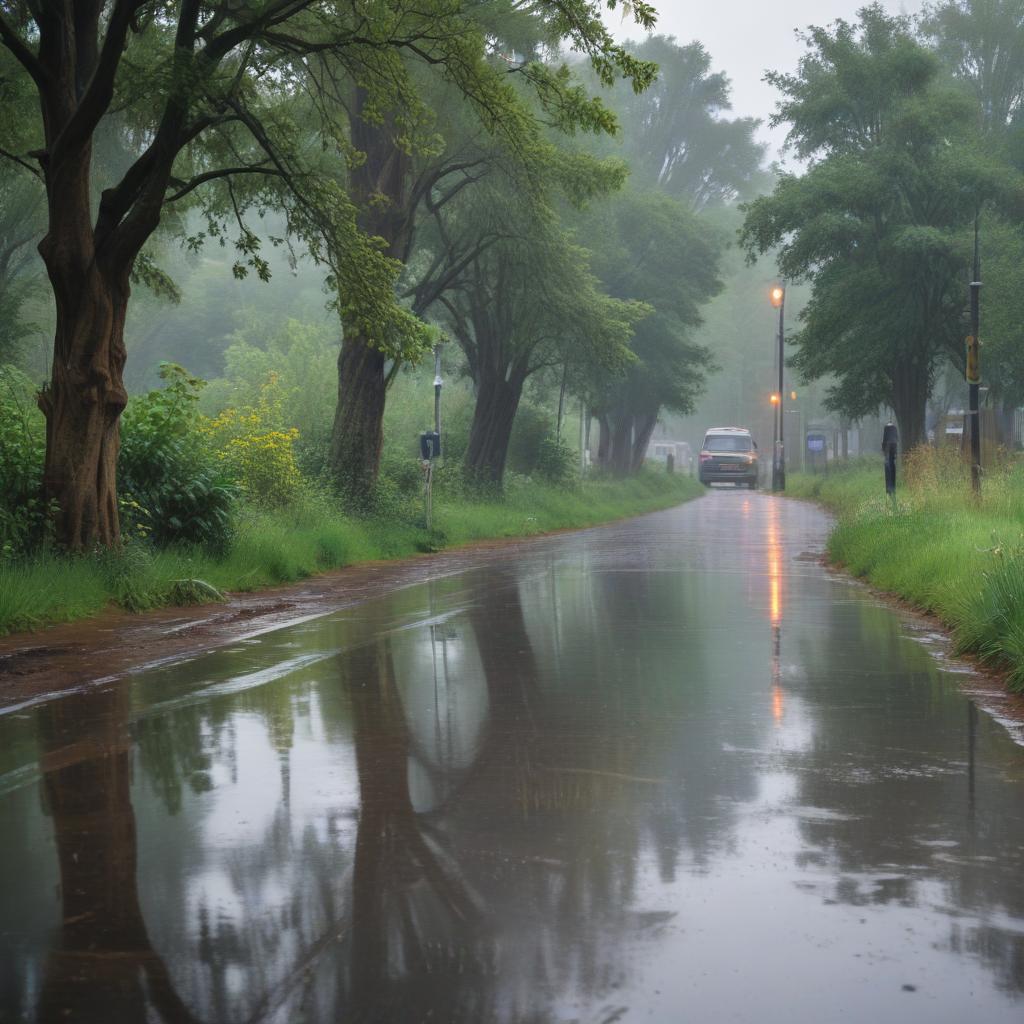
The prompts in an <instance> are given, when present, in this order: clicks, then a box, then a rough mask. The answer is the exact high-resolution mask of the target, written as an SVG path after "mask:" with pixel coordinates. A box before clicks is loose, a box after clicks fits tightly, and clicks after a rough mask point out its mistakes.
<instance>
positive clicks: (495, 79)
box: [331, 0, 655, 501]
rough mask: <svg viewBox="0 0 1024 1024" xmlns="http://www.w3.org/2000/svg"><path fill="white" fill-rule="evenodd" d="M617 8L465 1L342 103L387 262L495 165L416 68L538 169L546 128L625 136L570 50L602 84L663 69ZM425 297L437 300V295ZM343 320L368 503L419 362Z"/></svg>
mask: <svg viewBox="0 0 1024 1024" xmlns="http://www.w3.org/2000/svg"><path fill="white" fill-rule="evenodd" d="M618 6H620V4H619V3H618V2H617V0H540V2H538V3H534V4H531V5H529V7H524V8H518V7H515V6H508V7H506V5H504V4H500V5H472V4H457V5H454V6H451V7H450V10H452V11H453V12H455V13H453V14H452V16H451V17H450V18H449V24H448V25H447V26H446V27H445V29H444V30H443V31H441V30H438V31H436V32H435V33H434V34H433V35H432V36H431V38H430V40H429V41H426V40H424V41H423V42H422V43H421V44H419V45H418V46H417V47H416V48H415V49H414V53H413V54H412V55H411V56H406V57H403V58H398V57H397V56H394V57H393V59H392V60H391V62H390V73H389V75H388V76H386V79H384V80H385V81H386V82H387V83H388V87H387V89H378V90H377V92H376V93H375V94H374V93H371V92H370V91H368V90H367V88H366V87H365V86H364V84H363V83H362V82H361V81H360V82H359V83H358V84H357V85H356V86H355V89H354V94H353V96H352V98H351V99H350V100H347V101H346V100H345V99H344V98H343V97H340V96H339V97H338V100H339V102H342V103H343V104H344V106H345V107H346V109H348V110H349V111H350V118H349V131H350V136H351V140H352V145H353V148H354V149H355V150H356V151H357V154H358V157H357V159H356V161H355V164H354V167H353V170H352V175H351V189H352V195H353V198H354V201H355V202H356V205H357V208H358V210H359V224H360V226H361V227H362V229H363V230H364V231H365V232H366V233H367V234H369V235H371V236H373V237H376V238H378V239H380V245H381V248H382V250H383V251H384V252H385V253H386V254H387V255H388V256H390V257H391V258H393V259H395V260H398V261H400V262H403V263H404V262H406V261H408V259H409V258H410V255H411V253H412V247H413V243H414V240H415V235H416V231H417V227H418V219H419V216H420V214H421V212H422V211H425V212H426V215H427V216H428V217H432V216H436V215H437V213H438V211H439V209H440V208H441V207H443V206H444V205H446V204H447V203H448V202H450V201H451V200H453V199H454V198H455V197H456V196H457V195H458V194H459V193H460V192H461V191H462V189H463V188H465V187H466V186H467V185H468V184H471V183H473V182H475V181H476V180H478V178H479V176H480V174H481V169H482V167H483V165H484V164H485V163H486V157H485V156H482V155H480V154H477V155H475V156H472V157H468V156H466V154H465V153H464V152H463V151H462V149H461V147H460V146H459V141H460V138H459V132H458V131H456V132H454V133H453V132H451V131H447V132H446V131H444V130H442V131H441V132H438V131H436V130H435V127H434V126H435V123H436V122H435V119H434V117H433V116H432V115H433V113H434V112H433V111H432V110H431V108H430V106H429V104H427V103H424V102H423V99H422V93H423V91H424V90H423V88H422V83H418V82H417V80H416V77H415V74H414V72H415V71H416V70H417V62H418V64H419V67H418V70H419V71H420V73H421V77H422V71H423V67H422V65H424V64H425V65H426V66H427V68H428V69H430V70H438V71H440V72H441V73H442V74H443V76H444V81H445V83H446V84H447V86H448V88H447V90H445V89H438V84H437V83H436V82H435V83H432V87H433V89H434V90H435V91H436V92H439V93H440V94H441V95H442V96H445V95H446V96H447V99H448V101H449V103H450V102H451V100H452V98H453V95H452V94H453V93H454V98H455V100H456V101H461V102H462V103H463V104H468V106H469V108H470V109H471V110H472V111H473V118H474V120H475V123H476V125H477V126H478V127H479V128H481V129H483V131H484V132H485V133H486V134H487V135H488V136H490V137H491V138H493V139H495V140H497V141H499V142H500V144H501V145H502V146H503V147H504V148H505V149H507V150H508V151H510V152H512V153H514V154H516V156H517V158H518V159H520V160H524V159H526V160H529V159H532V156H531V154H533V153H534V151H535V150H537V148H538V140H539V135H540V133H541V130H542V129H543V128H545V127H554V128H556V129H558V130H561V131H567V132H572V131H576V130H577V129H582V130H584V131H590V132H609V133H610V132H612V131H614V130H615V120H614V118H613V117H612V116H611V115H610V113H609V112H608V111H607V110H606V109H605V108H604V107H603V106H602V105H601V104H600V103H598V102H596V101H593V100H592V99H591V98H590V97H589V95H588V94H587V92H586V90H584V89H583V88H582V87H581V85H580V83H579V82H578V81H577V80H576V79H574V77H573V76H572V74H571V73H570V71H569V68H568V66H567V65H565V64H564V62H563V61H562V60H561V57H560V51H561V49H562V48H563V46H565V45H568V46H570V47H571V48H572V49H574V50H576V51H579V52H582V53H583V54H584V55H585V56H586V57H587V58H588V59H589V61H590V66H591V68H592V70H593V74H594V76H595V77H596V79H597V81H598V82H600V83H601V84H604V85H611V84H612V83H613V82H615V81H616V80H618V79H620V78H621V79H622V80H623V81H624V82H626V83H627V87H629V88H632V89H636V90H642V89H644V88H646V87H647V86H648V85H649V84H650V82H651V80H652V79H653V77H654V70H655V69H654V65H653V64H651V63H650V62H649V61H646V60H641V59H638V58H637V57H635V56H633V55H632V54H630V53H629V52H628V51H627V50H626V49H625V48H624V47H622V46H620V45H618V44H616V43H615V42H614V41H613V39H612V37H611V35H610V34H609V32H608V30H607V29H606V28H605V26H604V24H603V22H602V20H601V11H602V9H603V8H607V9H612V10H613V9H615V8H616V7H618ZM621 6H622V8H623V11H624V13H630V14H631V15H632V17H633V18H634V19H635V21H636V22H637V24H639V25H641V26H642V27H644V28H650V27H652V26H653V24H654V12H653V9H652V8H650V7H649V6H648V5H647V4H644V3H630V4H628V5H621ZM456 120H459V118H458V116H457V118H456ZM462 127H463V128H464V126H462ZM439 136H440V137H439ZM464 137H465V135H464V133H463V135H462V138H464ZM541 148H543V147H541ZM424 155H426V157H427V159H423V156H424ZM418 298H419V299H420V301H421V303H422V302H427V303H428V304H429V301H433V296H431V298H430V299H429V300H427V299H426V298H425V297H424V296H423V295H422V294H421V295H420V296H418ZM422 308H425V306H422V305H421V309H422ZM342 322H343V326H344V342H343V345H342V349H341V353H340V355H339V358H338V407H337V413H336V416H335V421H334V429H333V434H332V445H331V463H332V469H333V473H334V476H335V478H336V480H337V481H338V483H339V484H340V485H341V487H342V488H343V490H345V491H346V492H347V493H348V494H349V495H350V496H351V497H352V498H354V499H356V500H360V501H361V500H365V498H366V497H367V496H368V495H369V494H370V493H371V492H372V489H373V486H374V484H375V482H376V478H377V473H378V469H379V465H380V454H381V450H382V446H383V435H382V427H383V419H384V406H385V401H386V394H387V388H388V386H389V384H390V382H391V381H392V380H394V375H395V373H397V371H398V368H399V365H400V363H401V361H402V359H403V358H407V357H408V356H409V355H412V356H413V357H415V355H416V353H403V352H400V351H395V349H394V347H393V346H390V345H387V344H384V345H382V344H381V343H380V340H379V339H378V338H375V337H374V336H372V335H371V336H368V335H367V332H366V331H365V330H364V327H363V325H362V324H360V323H358V322H357V321H356V320H355V319H354V318H353V317H352V316H349V315H346V313H345V312H344V310H343V313H342ZM502 461H503V460H502Z"/></svg>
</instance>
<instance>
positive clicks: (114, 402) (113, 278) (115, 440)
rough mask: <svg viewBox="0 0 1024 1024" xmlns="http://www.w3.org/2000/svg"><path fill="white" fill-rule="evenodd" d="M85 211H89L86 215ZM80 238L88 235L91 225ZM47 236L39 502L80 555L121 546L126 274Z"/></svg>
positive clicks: (82, 245) (84, 247)
mask: <svg viewBox="0 0 1024 1024" xmlns="http://www.w3.org/2000/svg"><path fill="white" fill-rule="evenodd" d="M87 209H88V207H86V210H87ZM85 232H88V234H89V235H91V230H90V229H89V227H88V221H86V223H85ZM85 232H82V233H80V236H79V238H78V239H77V242H78V244H74V243H73V242H72V243H69V241H68V239H67V238H65V237H63V236H62V238H61V243H60V245H58V244H57V242H56V241H55V240H54V234H53V231H52V230H51V233H50V234H49V235H47V237H46V238H45V239H44V240H43V242H42V243H41V244H40V246H39V250H40V253H41V254H42V256H43V260H44V262H45V263H46V267H47V270H48V272H49V276H50V281H51V283H52V285H53V294H54V298H55V302H56V313H57V329H56V334H55V338H54V359H53V372H52V375H51V379H50V381H49V383H48V384H46V385H45V386H44V388H43V389H42V391H41V392H40V394H39V407H40V409H41V410H42V412H43V415H44V416H45V417H46V459H45V463H44V469H43V498H44V500H45V501H47V502H52V503H54V507H55V509H56V524H55V525H56V536H57V540H58V542H59V543H60V544H61V545H62V546H64V547H66V548H68V549H70V550H75V551H80V550H83V549H87V548H91V547H93V546H95V545H104V546H107V547H110V546H112V545H115V544H117V543H118V541H119V540H120V523H119V518H118V509H117V453H118V450H119V447H120V434H119V426H118V421H119V419H120V416H121V412H122V411H123V410H124V407H125V405H126V404H127V401H128V395H127V393H126V391H125V388H124V381H123V378H122V373H123V370H124V363H125V355H126V353H125V345H124V322H125V315H126V313H127V309H128V296H129V293H130V287H129V268H128V267H125V268H123V269H120V270H116V271H108V270H105V269H104V268H103V267H102V266H101V265H100V264H99V263H98V262H97V260H96V257H95V253H94V251H93V249H92V241H91V238H88V239H87V238H86V237H84V236H85Z"/></svg>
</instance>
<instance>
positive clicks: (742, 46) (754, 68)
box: [616, 0, 921, 160]
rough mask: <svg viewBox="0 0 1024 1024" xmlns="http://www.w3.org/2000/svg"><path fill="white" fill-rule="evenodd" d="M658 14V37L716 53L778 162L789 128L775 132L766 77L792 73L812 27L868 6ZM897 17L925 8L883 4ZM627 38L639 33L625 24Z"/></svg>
mask: <svg viewBox="0 0 1024 1024" xmlns="http://www.w3.org/2000/svg"><path fill="white" fill-rule="evenodd" d="M655 6H656V7H657V9H658V28H657V31H658V32H661V33H664V34H666V35H671V36H675V37H676V38H677V39H678V40H679V41H680V42H684V43H685V42H689V41H690V40H693V39H697V40H700V42H702V43H703V44H704V46H705V47H706V48H707V50H708V51H709V52H710V53H711V56H712V58H713V60H714V66H715V68H716V70H720V71H724V72H725V73H726V74H727V75H728V76H729V79H730V81H731V82H732V99H733V103H732V107H733V114H734V115H736V116H738V117H756V118H758V119H759V120H762V121H764V122H765V123H764V124H762V126H761V128H760V130H759V133H758V137H759V138H760V140H761V141H762V142H764V143H766V144H767V145H768V147H769V152H770V153H771V155H772V156H773V157H777V158H781V159H783V160H784V159H785V157H784V154H782V152H781V151H782V147H783V144H784V143H785V140H786V131H785V128H782V127H779V128H770V127H769V126H768V124H767V121H768V117H769V116H770V115H771V113H772V112H773V111H774V109H775V102H776V99H777V97H776V95H775V91H774V90H773V89H772V88H771V86H769V85H767V84H766V83H765V82H764V81H763V78H764V74H765V72H766V71H793V70H795V69H796V65H797V62H798V61H799V59H800V56H801V54H802V53H803V52H804V45H803V43H802V42H801V40H800V39H799V38H798V33H799V32H801V31H802V30H803V29H805V28H806V27H807V26H808V25H825V24H828V23H829V22H831V21H834V20H835V19H837V18H843V19H845V20H851V19H853V18H855V17H856V13H857V11H858V10H859V9H860V8H861V7H862V6H864V3H863V2H860V3H859V2H856V0H779V2H778V3H759V2H758V0H721V2H720V3H699V4H698V3H690V2H689V0H668V2H667V3H660V4H656V5H655ZM882 6H883V7H884V8H885V9H886V10H887V11H890V12H892V13H894V14H916V13H917V12H918V11H919V10H920V7H921V5H920V4H917V3H906V2H903V0H882ZM616 31H617V34H618V35H620V37H622V38H635V37H636V32H635V30H634V29H631V27H629V26H625V25H623V24H622V23H620V24H619V25H618V27H617V29H616Z"/></svg>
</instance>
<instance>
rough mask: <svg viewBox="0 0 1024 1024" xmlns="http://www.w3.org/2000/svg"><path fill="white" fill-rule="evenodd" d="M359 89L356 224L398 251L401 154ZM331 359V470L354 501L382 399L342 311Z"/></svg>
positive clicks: (379, 371)
mask: <svg viewBox="0 0 1024 1024" xmlns="http://www.w3.org/2000/svg"><path fill="white" fill-rule="evenodd" d="M366 102H367V93H366V90H365V89H363V88H361V87H358V88H357V89H356V93H355V101H354V104H353V108H352V114H351V117H350V124H351V129H352V144H353V146H354V147H355V148H356V149H357V150H359V151H360V152H362V153H364V154H365V155H366V158H365V160H363V162H362V163H360V164H358V165H357V166H356V167H355V168H354V169H353V171H352V176H351V182H350V189H351V192H352V195H353V198H354V200H355V201H356V204H357V205H358V207H359V210H360V213H359V227H360V228H361V229H362V230H363V231H365V232H366V233H367V234H368V235H372V236H374V237H377V238H382V239H384V252H385V253H386V254H387V255H388V256H391V257H393V258H395V259H402V258H404V256H405V255H406V251H407V249H408V245H409V241H410V232H411V229H412V211H411V210H410V209H409V208H408V207H409V202H408V197H407V194H406V193H407V192H408V187H407V186H408V181H407V178H408V169H409V156H408V154H407V153H406V152H404V150H402V149H401V148H400V147H399V146H398V145H396V143H395V131H396V128H395V125H394V122H393V119H392V118H391V117H386V118H385V119H384V120H383V122H380V121H378V120H377V119H376V118H371V119H370V120H366V119H364V117H363V111H364V109H365V107H366ZM342 328H343V332H344V339H343V341H342V348H341V354H340V355H339V357H338V407H337V411H336V412H335V416H334V429H333V431H332V433H331V469H332V471H333V473H334V478H335V480H336V481H337V482H338V484H339V486H340V487H341V489H342V490H343V491H344V492H345V493H346V494H347V495H348V496H349V498H350V500H352V501H353V502H355V503H356V504H364V503H365V502H367V501H368V500H369V498H370V497H371V495H372V493H373V490H374V487H375V485H376V483H377V475H378V473H379V472H380V454H381V448H382V446H383V443H384V404H385V401H386V397H387V375H386V373H385V369H384V367H385V362H386V360H385V358H384V356H383V355H382V354H381V353H380V352H378V351H377V350H376V349H374V348H371V347H370V346H369V345H368V344H367V341H366V338H365V335H364V333H363V331H362V330H361V328H360V326H359V323H358V320H356V319H354V318H350V317H347V316H344V315H343V316H342Z"/></svg>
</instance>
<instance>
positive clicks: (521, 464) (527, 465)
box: [508, 401, 555, 476]
mask: <svg viewBox="0 0 1024 1024" xmlns="http://www.w3.org/2000/svg"><path fill="white" fill-rule="evenodd" d="M554 426H555V424H554V421H553V420H552V418H551V414H550V413H548V412H547V411H546V410H544V409H541V408H538V407H537V406H536V405H533V404H532V403H530V402H525V401H524V402H521V403H520V405H519V410H518V411H517V412H516V419H515V423H514V424H513V426H512V437H511V438H510V439H509V444H508V468H509V469H510V470H512V471H513V472H514V473H522V474H523V475H524V476H532V475H533V473H534V471H535V470H536V468H537V460H538V458H539V456H540V446H541V442H543V441H544V440H545V439H546V438H553V437H554Z"/></svg>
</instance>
